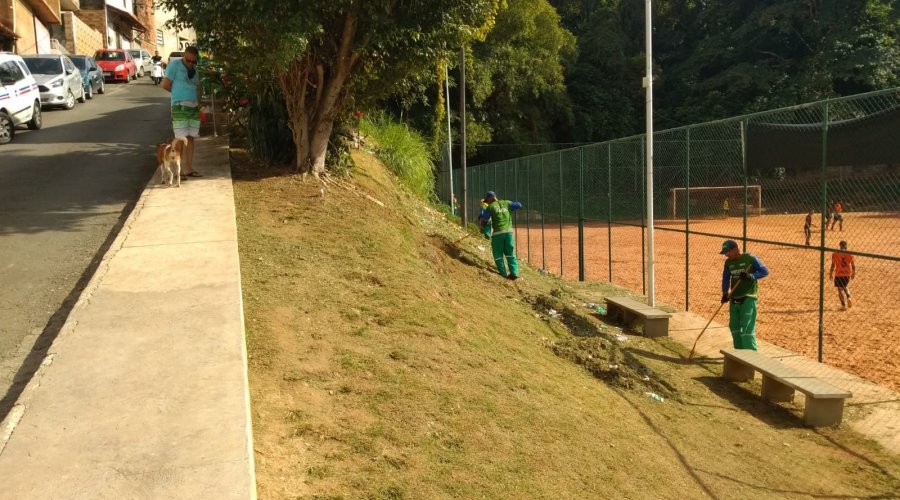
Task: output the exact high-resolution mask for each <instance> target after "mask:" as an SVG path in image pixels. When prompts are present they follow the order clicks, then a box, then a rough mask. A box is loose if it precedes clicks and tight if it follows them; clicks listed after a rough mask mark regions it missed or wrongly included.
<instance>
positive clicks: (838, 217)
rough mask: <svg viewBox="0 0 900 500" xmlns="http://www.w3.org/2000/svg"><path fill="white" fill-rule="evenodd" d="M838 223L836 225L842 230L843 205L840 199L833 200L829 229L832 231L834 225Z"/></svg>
mask: <svg viewBox="0 0 900 500" xmlns="http://www.w3.org/2000/svg"><path fill="white" fill-rule="evenodd" d="M838 223H840V225H839V226H838V227H839V228H840V230H841V231H843V230H844V205H842V204H841V201H840V200H837V201H835V202H834V222H832V223H831V230H832V231H834V225H835V224H838Z"/></svg>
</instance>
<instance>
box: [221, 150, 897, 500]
mask: <svg viewBox="0 0 900 500" xmlns="http://www.w3.org/2000/svg"><path fill="white" fill-rule="evenodd" d="M354 157H355V159H356V161H357V164H358V167H357V168H356V169H355V171H354V177H353V179H350V180H346V181H344V182H346V183H348V185H352V186H353V187H352V188H351V189H344V188H339V187H334V186H332V185H328V186H329V187H327V188H325V190H324V191H323V187H322V185H321V184H319V183H318V182H315V181H313V180H311V179H306V180H303V179H301V178H300V177H298V176H294V175H290V174H289V173H287V172H279V171H277V170H271V169H260V168H258V166H256V165H254V164H253V163H252V162H249V161H247V160H246V158H245V157H244V156H243V155H242V154H240V152H235V154H234V157H233V169H234V174H235V199H236V208H237V215H238V230H239V238H240V258H241V270H242V288H243V294H244V305H245V317H246V328H247V333H248V351H249V356H250V385H251V398H252V417H253V431H254V447H255V452H256V456H255V459H256V466H257V469H256V472H257V480H258V490H259V496H260V498H263V499H274V498H279V499H280V498H390V499H397V498H554V499H555V498H663V497H666V498H668V497H682V498H707V497H713V498H794V497H874V496H881V497H893V496H897V495H898V494H900V479H898V478H900V459H898V458H897V457H895V456H891V455H889V454H887V453H885V452H883V451H881V450H880V449H879V448H878V447H877V446H876V445H874V444H872V443H870V442H869V441H866V440H863V439H861V438H859V437H858V435H856V434H854V433H853V432H851V431H849V430H847V428H831V429H818V430H814V429H807V428H804V427H803V426H802V424H801V420H800V419H799V415H800V411H801V409H800V408H798V407H796V406H794V405H793V404H783V405H772V404H768V403H764V402H762V401H761V400H760V398H759V397H758V392H759V387H758V386H756V385H754V384H750V385H734V384H730V383H726V382H723V381H722V380H721V378H720V366H718V365H716V364H703V363H697V364H684V363H683V362H682V361H681V359H682V356H684V354H685V353H684V352H683V349H681V348H680V346H678V345H676V344H674V343H672V342H669V341H665V340H663V341H652V340H648V339H644V338H641V337H637V336H633V335H628V334H625V333H624V332H622V331H621V330H620V329H619V328H618V327H616V326H614V325H608V324H605V323H603V322H602V321H600V318H599V317H598V316H597V315H594V314H591V312H592V309H589V308H587V307H585V306H584V304H585V303H586V302H597V301H600V300H602V298H603V297H604V296H606V295H608V294H610V293H616V294H620V293H622V290H620V289H615V288H614V287H611V286H610V285H606V284H600V283H591V284H582V283H571V282H567V281H565V280H560V279H558V278H555V277H551V276H541V275H539V274H538V273H537V272H535V271H533V270H531V269H528V268H525V269H524V270H523V274H524V278H523V279H522V280H520V281H519V282H517V283H515V284H514V283H511V282H509V281H506V280H503V279H501V278H500V277H499V276H497V274H496V273H495V271H494V270H493V269H492V265H491V262H490V259H489V256H488V254H487V252H486V249H485V246H486V242H484V241H483V240H480V239H478V237H477V236H473V237H469V238H466V239H465V240H463V241H462V242H460V243H459V244H458V245H453V242H454V241H456V240H457V239H459V238H460V237H462V235H463V233H462V232H461V231H460V230H459V228H458V226H455V225H454V224H453V223H451V222H449V221H447V220H446V219H445V217H443V216H442V215H441V214H440V213H438V212H435V211H434V210H432V209H430V208H429V207H427V206H426V205H424V204H422V203H420V202H418V201H417V200H415V199H413V198H411V197H410V196H408V195H406V194H405V193H403V192H402V191H400V190H398V189H397V188H396V187H395V186H396V181H395V179H393V178H392V176H390V175H389V174H387V173H386V172H385V170H384V168H383V167H382V166H381V165H380V164H379V163H377V162H375V161H374V160H373V159H372V158H371V157H369V156H367V155H365V154H362V153H360V152H358V151H355V152H354ZM323 193H324V194H323ZM366 196H369V197H370V198H367V197H366ZM371 198H374V199H377V200H379V201H381V202H382V203H384V206H380V205H379V204H377V203H375V202H373V201H372V200H371ZM648 393H653V394H657V395H658V396H660V397H661V398H662V399H663V401H662V402H660V401H657V400H654V399H651V398H650V397H649V395H648ZM862 411H864V410H862V409H857V408H852V409H849V410H848V415H847V416H846V418H847V419H848V420H852V419H854V418H856V417H858V416H859V413H860V412H862Z"/></svg>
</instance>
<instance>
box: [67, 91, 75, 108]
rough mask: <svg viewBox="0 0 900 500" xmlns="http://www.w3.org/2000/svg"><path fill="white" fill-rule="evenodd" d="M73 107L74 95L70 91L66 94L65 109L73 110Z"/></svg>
mask: <svg viewBox="0 0 900 500" xmlns="http://www.w3.org/2000/svg"><path fill="white" fill-rule="evenodd" d="M74 107H75V94H73V93H72V90H71V89H70V90H69V91H68V92H66V109H73V108H74Z"/></svg>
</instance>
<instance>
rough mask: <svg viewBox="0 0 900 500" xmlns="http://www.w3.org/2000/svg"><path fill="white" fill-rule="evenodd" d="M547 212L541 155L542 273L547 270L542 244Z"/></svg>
mask: <svg viewBox="0 0 900 500" xmlns="http://www.w3.org/2000/svg"><path fill="white" fill-rule="evenodd" d="M546 213H547V212H546V211H545V210H544V155H541V269H543V270H544V271H546V270H547V246H546V245H545V244H544V242H545V241H546V238H544V236H545V233H544V215H545V214H546Z"/></svg>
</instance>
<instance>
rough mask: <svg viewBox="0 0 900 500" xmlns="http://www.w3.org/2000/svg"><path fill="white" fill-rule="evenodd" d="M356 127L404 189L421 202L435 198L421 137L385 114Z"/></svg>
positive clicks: (431, 166)
mask: <svg viewBox="0 0 900 500" xmlns="http://www.w3.org/2000/svg"><path fill="white" fill-rule="evenodd" d="M359 128H360V132H361V133H362V135H363V136H364V137H366V141H367V143H368V144H370V145H372V146H373V147H374V149H375V155H376V156H377V157H378V159H380V160H381V161H382V162H383V163H384V164H385V165H386V166H387V167H388V168H389V169H390V170H391V171H392V172H393V173H394V175H396V176H397V177H398V178H399V179H400V183H401V184H403V186H404V187H406V188H407V189H409V190H410V191H411V192H412V193H414V194H415V195H416V196H418V197H420V198H421V199H423V200H432V199H433V198H434V162H433V161H432V155H431V152H430V151H429V149H428V145H427V144H426V143H425V139H423V138H422V136H421V135H419V134H418V133H417V132H416V131H414V130H412V129H410V128H409V127H407V126H406V125H405V124H402V123H397V122H395V121H393V120H391V119H390V118H389V117H387V116H386V115H384V114H380V115H377V116H375V117H372V118H369V117H366V118H364V119H363V120H362V121H361V122H360V124H359Z"/></svg>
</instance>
